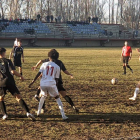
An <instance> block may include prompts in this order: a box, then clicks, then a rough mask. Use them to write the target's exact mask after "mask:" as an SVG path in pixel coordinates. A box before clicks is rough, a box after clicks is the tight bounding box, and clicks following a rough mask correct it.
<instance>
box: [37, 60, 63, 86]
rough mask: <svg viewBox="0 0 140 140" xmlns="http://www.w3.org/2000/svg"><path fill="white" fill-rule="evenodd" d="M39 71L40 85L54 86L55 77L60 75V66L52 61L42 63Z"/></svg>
mask: <svg viewBox="0 0 140 140" xmlns="http://www.w3.org/2000/svg"><path fill="white" fill-rule="evenodd" d="M39 72H41V73H42V78H41V80H40V86H54V85H56V81H55V78H59V76H60V67H59V66H58V65H57V64H55V63H54V62H51V61H49V62H46V63H43V64H42V66H41V67H40V70H39Z"/></svg>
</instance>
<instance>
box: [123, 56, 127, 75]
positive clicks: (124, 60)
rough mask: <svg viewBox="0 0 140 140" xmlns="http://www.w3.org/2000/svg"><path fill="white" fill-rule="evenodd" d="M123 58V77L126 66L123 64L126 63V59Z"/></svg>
mask: <svg viewBox="0 0 140 140" xmlns="http://www.w3.org/2000/svg"><path fill="white" fill-rule="evenodd" d="M125 58H126V57H124V56H123V70H124V73H123V74H124V75H125V74H126V64H125V63H126V59H125Z"/></svg>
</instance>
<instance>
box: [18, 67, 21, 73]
mask: <svg viewBox="0 0 140 140" xmlns="http://www.w3.org/2000/svg"><path fill="white" fill-rule="evenodd" d="M18 69H19V73H20V74H21V75H22V67H21V66H20V67H18Z"/></svg>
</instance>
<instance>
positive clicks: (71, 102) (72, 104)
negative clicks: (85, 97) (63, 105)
mask: <svg viewBox="0 0 140 140" xmlns="http://www.w3.org/2000/svg"><path fill="white" fill-rule="evenodd" d="M64 99H65V100H66V101H67V102H68V103H69V104H70V105H71V106H72V107H73V106H74V103H73V101H72V100H71V98H70V97H69V96H68V95H66V96H65V97H64Z"/></svg>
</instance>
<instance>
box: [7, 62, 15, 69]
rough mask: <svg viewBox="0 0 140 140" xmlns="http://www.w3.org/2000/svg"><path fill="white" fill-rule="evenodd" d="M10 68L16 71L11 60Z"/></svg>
mask: <svg viewBox="0 0 140 140" xmlns="http://www.w3.org/2000/svg"><path fill="white" fill-rule="evenodd" d="M8 63H9V66H10V68H11V69H12V70H16V69H15V66H14V65H13V63H12V61H11V60H8Z"/></svg>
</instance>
